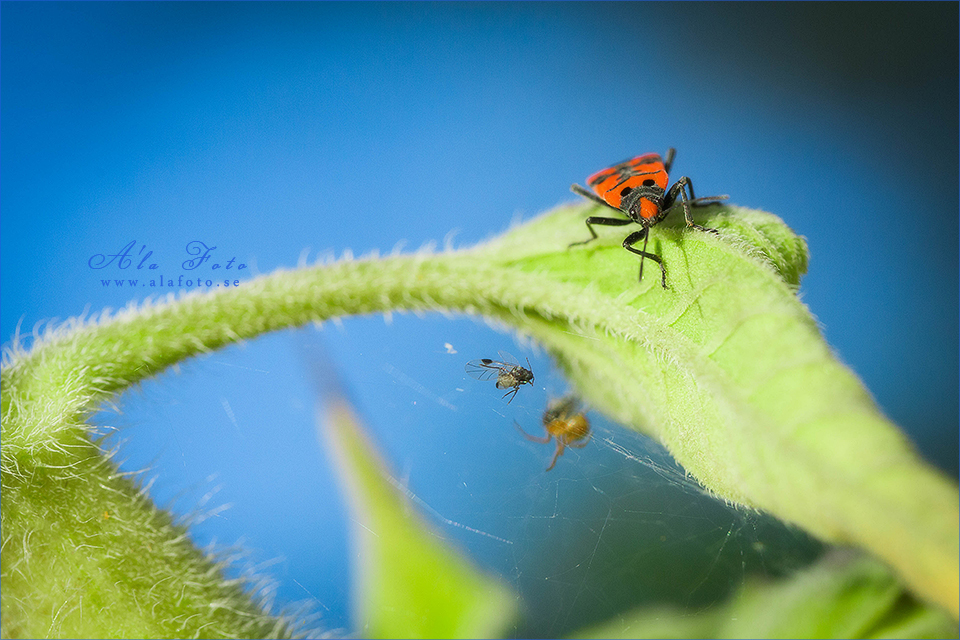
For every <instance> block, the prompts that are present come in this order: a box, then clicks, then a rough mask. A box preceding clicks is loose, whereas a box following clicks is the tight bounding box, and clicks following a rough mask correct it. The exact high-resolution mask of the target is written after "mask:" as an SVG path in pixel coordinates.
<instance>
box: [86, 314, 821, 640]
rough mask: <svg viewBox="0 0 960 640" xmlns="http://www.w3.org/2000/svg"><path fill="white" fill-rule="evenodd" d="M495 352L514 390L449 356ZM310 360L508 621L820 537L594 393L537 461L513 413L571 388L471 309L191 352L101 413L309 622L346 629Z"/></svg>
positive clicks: (668, 583) (659, 598)
mask: <svg viewBox="0 0 960 640" xmlns="http://www.w3.org/2000/svg"><path fill="white" fill-rule="evenodd" d="M318 345H319V346H318ZM499 350H504V351H509V352H511V353H513V354H514V355H515V356H516V357H518V358H520V359H521V360H525V358H527V357H529V358H530V361H531V364H532V367H533V371H534V373H535V375H536V380H535V382H534V384H533V385H532V386H531V385H525V386H524V387H523V388H521V389H520V391H519V393H518V394H517V395H516V397H515V399H514V400H513V401H512V402H511V403H507V402H505V401H504V400H502V398H501V396H502V395H503V394H502V391H500V390H497V389H496V388H495V385H494V382H493V381H487V382H481V381H477V380H474V379H472V378H470V377H469V376H467V375H466V374H465V373H464V369H463V367H464V363H465V362H467V361H468V360H473V359H476V358H483V357H491V356H492V357H496V354H497V351H499ZM318 361H322V362H324V363H326V365H327V366H332V367H334V368H335V369H336V370H337V372H338V373H339V374H340V376H341V378H342V379H343V380H344V381H345V384H346V388H347V391H348V395H349V400H350V401H351V403H352V404H353V405H354V407H355V409H356V410H357V414H358V415H359V416H360V417H361V420H362V421H363V423H364V428H365V430H366V431H367V432H368V434H369V435H370V440H371V441H372V442H373V443H374V444H375V446H376V447H377V448H378V449H379V450H380V452H381V454H382V455H383V457H384V459H385V460H386V461H387V464H388V466H389V468H390V471H391V480H392V482H393V484H394V486H395V487H397V488H398V489H399V490H401V491H402V492H403V493H404V494H405V495H406V496H407V498H408V500H409V503H410V505H411V509H413V510H415V511H417V512H418V513H419V514H420V515H421V516H422V517H423V518H424V519H425V520H426V521H427V522H428V524H429V525H430V527H431V528H432V530H433V532H434V534H435V535H437V536H439V537H440V538H443V539H445V540H447V541H448V542H449V543H450V544H451V545H452V546H453V547H454V548H456V549H457V550H458V551H460V552H461V553H463V554H464V555H465V556H467V557H468V558H470V559H471V561H472V562H473V563H474V564H475V565H476V566H477V567H478V568H480V569H481V570H482V571H485V572H486V573H488V574H490V575H493V576H497V577H499V578H500V579H501V580H502V581H503V582H504V583H505V584H507V585H508V586H509V587H510V588H511V589H513V590H514V591H515V592H516V593H517V594H518V595H519V598H520V609H521V615H520V617H519V619H518V620H517V621H516V622H515V624H514V626H513V627H512V628H510V629H508V630H507V633H508V634H509V635H512V636H515V637H558V636H561V635H565V634H571V633H574V632H576V631H577V630H580V629H584V628H587V627H589V626H590V625H593V624H599V623H604V622H609V621H611V620H612V621H614V623H615V622H616V621H617V620H620V619H625V616H628V615H629V613H630V612H631V611H633V610H634V609H636V608H638V607H644V606H650V605H662V604H669V605H673V606H676V607H681V608H684V609H685V610H688V611H690V612H691V614H695V613H696V612H698V611H701V610H705V609H707V608H709V607H711V606H712V605H714V604H717V603H719V602H722V601H723V600H724V599H726V598H728V597H730V596H731V595H732V594H734V593H735V592H736V590H737V589H738V588H739V587H740V586H741V585H742V584H743V583H744V581H745V580H746V579H748V578H750V577H751V576H766V577H777V576H781V575H784V574H787V573H789V572H791V571H794V570H796V569H798V568H801V567H803V566H805V565H806V564H808V563H809V562H811V561H812V560H813V559H814V558H815V557H816V556H817V555H818V554H819V553H820V547H819V545H818V544H817V543H815V542H814V541H812V540H810V539H809V538H808V537H807V536H805V535H804V534H803V533H801V532H799V531H798V530H796V529H793V528H790V527H788V526H786V525H784V524H782V523H779V522H778V521H776V520H774V519H772V518H770V517H768V516H765V515H763V514H760V513H757V512H755V511H752V510H748V509H740V508H735V507H732V506H730V505H727V504H726V503H724V502H723V501H721V500H718V499H716V498H715V497H713V496H711V495H710V494H709V493H708V492H706V491H705V490H703V489H702V488H701V487H700V485H699V484H698V483H697V482H696V481H694V480H693V479H692V478H690V477H689V476H687V475H686V474H685V473H684V471H683V469H682V468H680V467H679V466H678V465H677V464H676V463H675V462H674V460H673V459H672V458H671V457H670V455H669V454H668V453H667V452H666V451H665V450H664V449H663V448H662V447H660V446H659V445H658V444H656V443H654V442H652V441H651V440H649V439H648V438H645V437H643V436H641V435H639V434H637V433H636V432H634V431H632V430H629V429H627V428H624V427H622V426H620V425H618V424H616V423H613V422H611V421H609V420H607V419H605V418H604V417H603V416H602V415H600V414H599V413H598V412H596V411H590V410H589V407H587V416H588V417H589V419H590V422H591V426H592V436H591V440H590V442H589V443H588V444H587V446H586V447H584V448H582V449H574V448H568V449H566V450H565V452H564V454H563V455H562V456H560V458H559V459H558V460H557V464H556V466H555V468H554V469H552V470H551V471H549V472H547V471H545V469H546V467H547V465H548V464H549V462H550V459H551V458H552V456H553V453H554V449H555V443H554V442H550V443H548V444H538V443H536V442H532V441H530V440H528V439H526V438H524V437H523V435H521V434H520V433H519V432H518V430H517V429H516V428H515V425H514V422H516V423H517V424H519V425H520V426H521V427H522V429H523V430H524V431H526V432H527V433H529V434H531V435H542V434H543V433H544V431H543V426H542V423H541V416H542V414H543V411H544V408H545V407H546V405H547V402H548V401H549V400H550V399H552V398H556V397H560V396H562V395H564V394H565V393H566V392H567V391H568V388H567V382H566V381H565V380H564V378H563V376H562V375H561V374H560V373H558V372H557V371H556V370H555V369H554V367H553V365H552V363H551V360H550V358H549V357H548V356H547V355H546V354H544V353H542V352H540V351H538V350H537V349H536V348H533V347H532V346H531V345H518V344H517V343H516V342H515V341H514V340H513V339H512V338H511V337H510V336H508V335H504V334H503V333H500V332H497V331H494V330H493V329H489V328H487V327H484V326H482V325H479V324H478V323H477V322H476V321H475V320H472V319H466V318H454V319H450V318H441V317H439V316H438V315H429V316H427V317H421V318H412V317H409V316H401V315H398V316H395V317H394V318H393V322H392V323H389V324H387V325H385V324H384V322H383V320H382V318H380V317H376V318H373V317H369V318H351V319H349V320H347V321H345V322H344V323H343V325H342V327H336V326H334V327H329V328H324V329H323V330H321V331H319V332H318V331H317V330H315V329H307V330H301V331H299V332H286V333H283V334H275V335H272V336H265V337H264V338H261V339H259V340H256V341H253V342H251V343H248V344H247V346H245V347H238V348H231V349H228V350H225V351H221V352H218V353H217V354H214V355H212V356H210V357H208V358H205V359H201V360H196V361H192V362H191V363H187V364H186V365H184V366H182V367H181V371H182V374H180V375H177V374H175V373H170V374H165V375H164V376H161V377H160V378H159V379H157V380H154V381H151V382H148V383H146V384H144V385H143V387H142V389H141V390H140V391H137V392H134V393H132V394H128V395H127V396H125V397H124V398H123V402H122V405H123V410H124V415H123V416H121V417H120V418H118V417H117V416H110V417H109V418H108V417H105V416H104V417H102V420H101V422H103V423H116V422H117V420H119V421H120V426H121V427H122V428H121V429H120V432H121V433H126V434H127V435H126V436H123V440H124V445H123V446H122V448H121V449H122V455H121V459H125V460H126V461H125V462H124V463H123V464H122V465H121V468H122V469H124V470H128V471H132V470H138V469H143V468H149V469H150V470H151V471H150V474H149V475H150V476H151V477H154V476H155V477H156V480H157V481H156V482H155V483H153V484H152V485H151V486H150V488H149V493H150V495H151V496H152V497H153V498H154V500H155V501H156V502H157V503H158V504H160V505H161V506H166V507H169V508H171V510H173V511H174V512H175V513H178V514H180V516H181V518H182V519H183V520H184V521H185V522H187V523H188V524H190V535H191V537H192V538H193V539H194V541H195V542H196V543H197V544H198V545H199V546H201V547H203V548H216V549H219V550H220V551H221V554H222V550H223V545H224V544H226V545H229V547H228V549H229V550H230V551H233V552H235V548H236V547H242V548H244V549H246V551H244V552H243V554H242V555H240V556H237V557H239V558H240V561H239V562H236V563H235V568H234V569H233V571H234V574H235V576H245V575H246V576H250V575H256V576H257V579H256V580H254V581H252V582H251V584H252V587H251V588H252V589H254V590H255V593H256V595H258V596H259V597H261V598H262V599H263V600H264V601H265V602H266V603H267V604H269V605H272V606H273V607H274V610H275V611H276V610H287V611H291V610H295V611H298V612H303V611H311V612H313V613H315V614H316V616H317V617H318V620H317V621H316V622H313V623H312V624H316V625H317V626H318V627H319V629H320V630H319V631H318V633H322V632H330V631H331V630H336V631H334V632H335V633H338V634H342V633H348V630H349V629H351V628H353V627H354V621H352V619H351V615H350V602H349V600H350V597H351V594H352V591H351V585H350V580H351V578H350V563H351V556H350V553H351V548H352V547H351V543H350V541H349V538H348V535H349V531H350V529H351V522H350V521H351V514H350V513H349V511H347V509H346V507H345V506H344V505H343V503H342V499H341V498H340V497H339V483H338V481H337V479H336V478H335V477H334V473H333V471H332V469H331V467H330V464H329V461H328V460H327V459H326V456H325V454H324V452H323V451H322V449H321V447H320V445H319V443H318V442H317V441H316V439H315V436H314V433H315V429H314V427H315V425H314V424H313V416H314V410H313V408H314V405H315V403H316V402H317V401H318V395H317V389H316V386H315V384H313V383H312V382H311V376H310V375H309V367H310V366H313V365H314V364H315V363H316V362H318ZM211 388H212V389H213V390H212V391H211ZM131 431H135V432H136V433H131ZM202 436H205V437H207V438H208V439H209V442H208V441H206V440H201V437H202ZM157 451H160V453H159V454H158V453H157ZM247 487H251V488H252V489H249V490H248V489H247ZM227 507H229V508H227Z"/></svg>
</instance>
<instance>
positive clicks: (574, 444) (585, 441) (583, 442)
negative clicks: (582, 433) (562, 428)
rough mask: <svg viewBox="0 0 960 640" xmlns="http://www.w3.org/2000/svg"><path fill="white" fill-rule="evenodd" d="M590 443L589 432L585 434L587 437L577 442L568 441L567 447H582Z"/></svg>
mask: <svg viewBox="0 0 960 640" xmlns="http://www.w3.org/2000/svg"><path fill="white" fill-rule="evenodd" d="M588 444H590V434H589V433H588V434H587V437H586V438H584V439H583V440H581V441H579V442H568V443H567V446H568V447H573V448H574V449H583V448H584V447H585V446H587V445H588Z"/></svg>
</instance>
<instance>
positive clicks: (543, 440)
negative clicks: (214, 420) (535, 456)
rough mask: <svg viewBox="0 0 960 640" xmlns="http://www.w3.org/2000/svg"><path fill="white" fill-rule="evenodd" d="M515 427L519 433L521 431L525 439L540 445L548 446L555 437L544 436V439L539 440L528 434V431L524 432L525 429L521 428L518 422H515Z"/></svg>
mask: <svg viewBox="0 0 960 640" xmlns="http://www.w3.org/2000/svg"><path fill="white" fill-rule="evenodd" d="M513 426H515V427H516V428H517V431H519V432H520V433H522V434H523V437H524V438H526V439H527V440H531V441H533V442H539V443H540V444H547V443H548V442H550V440H551V439H552V438H553V436H551V435H546V436H544V437H542V438H538V437H537V436H532V435H530V434H529V433H527V432H526V431H524V430H523V427H521V426H520V423H519V422H517V421H516V420H514V421H513Z"/></svg>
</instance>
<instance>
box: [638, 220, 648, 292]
mask: <svg viewBox="0 0 960 640" xmlns="http://www.w3.org/2000/svg"><path fill="white" fill-rule="evenodd" d="M649 239H650V229H647V233H646V235H644V236H643V253H641V254H640V282H643V259H644V258H645V257H646V255H647V241H648V240H649Z"/></svg>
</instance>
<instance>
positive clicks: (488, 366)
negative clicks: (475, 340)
mask: <svg viewBox="0 0 960 640" xmlns="http://www.w3.org/2000/svg"><path fill="white" fill-rule="evenodd" d="M504 366H505V365H504V364H503V363H502V362H497V361H496V360H491V359H490V358H480V359H479V360H471V361H470V362H468V363H467V365H466V366H465V367H464V368H463V370H464V371H466V372H467V375H469V376H470V377H471V378H475V379H477V380H490V379H492V378H496V377H498V376H499V375H500V370H501V369H502V367H504Z"/></svg>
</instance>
